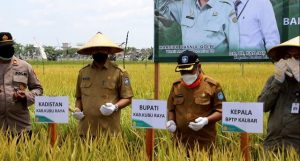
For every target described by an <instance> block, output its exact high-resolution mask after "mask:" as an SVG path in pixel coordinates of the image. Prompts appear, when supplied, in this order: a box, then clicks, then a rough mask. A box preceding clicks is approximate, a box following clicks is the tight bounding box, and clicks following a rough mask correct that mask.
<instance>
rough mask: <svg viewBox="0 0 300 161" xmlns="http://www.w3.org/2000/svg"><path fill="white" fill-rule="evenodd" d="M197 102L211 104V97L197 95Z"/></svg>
mask: <svg viewBox="0 0 300 161" xmlns="http://www.w3.org/2000/svg"><path fill="white" fill-rule="evenodd" d="M195 103H196V104H198V105H209V104H210V98H209V97H196V98H195Z"/></svg>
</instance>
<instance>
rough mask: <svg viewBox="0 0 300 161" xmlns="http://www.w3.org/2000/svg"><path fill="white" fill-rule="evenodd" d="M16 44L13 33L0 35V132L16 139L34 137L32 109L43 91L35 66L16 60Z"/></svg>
mask: <svg viewBox="0 0 300 161" xmlns="http://www.w3.org/2000/svg"><path fill="white" fill-rule="evenodd" d="M13 44H14V42H13V40H12V36H11V34H10V33H8V32H1V33H0V128H1V129H2V131H3V132H9V133H12V134H16V135H17V134H20V133H21V132H23V131H25V132H27V133H29V134H31V123H30V115H29V110H28V107H29V106H30V105H32V104H33V103H34V97H35V96H40V95H42V94H43V88H42V86H41V84H40V82H39V80H38V79H37V77H36V75H35V73H34V71H33V69H32V67H31V65H29V64H28V63H26V62H25V61H23V60H20V59H18V58H16V57H15V56H13V55H14V47H13ZM27 88H28V89H29V91H28V90H27Z"/></svg>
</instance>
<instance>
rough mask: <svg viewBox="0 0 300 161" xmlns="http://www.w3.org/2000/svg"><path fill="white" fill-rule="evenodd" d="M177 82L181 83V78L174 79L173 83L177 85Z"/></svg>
mask: <svg viewBox="0 0 300 161" xmlns="http://www.w3.org/2000/svg"><path fill="white" fill-rule="evenodd" d="M179 83H181V80H180V79H178V80H176V81H175V82H173V85H177V84H179Z"/></svg>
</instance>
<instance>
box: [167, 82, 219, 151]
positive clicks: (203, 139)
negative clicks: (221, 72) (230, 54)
mask: <svg viewBox="0 0 300 161" xmlns="http://www.w3.org/2000/svg"><path fill="white" fill-rule="evenodd" d="M224 100H225V97H224V94H223V92H222V89H221V86H220V84H219V83H218V82H216V81H215V80H213V79H212V78H210V77H208V76H204V78H203V79H202V81H201V84H200V85H199V86H198V87H195V88H193V89H188V88H186V87H185V86H184V85H183V83H182V82H181V80H179V81H176V82H175V83H174V84H173V87H172V90H171V92H170V95H169V98H168V113H169V116H168V120H174V121H175V123H176V126H177V129H176V132H175V133H176V137H177V139H179V140H180V141H181V142H182V143H184V144H187V145H188V146H193V145H194V143H196V142H197V143H198V144H199V145H200V147H209V146H211V145H212V144H213V143H214V140H215V137H216V129H215V123H208V124H207V125H206V126H204V127H203V128H202V129H201V130H199V131H194V130H192V129H190V128H189V127H188V125H189V123H190V122H195V119H196V118H198V117H208V116H209V115H211V114H212V113H214V112H215V111H218V112H222V101H224ZM170 113H171V114H174V115H175V117H174V118H172V115H170Z"/></svg>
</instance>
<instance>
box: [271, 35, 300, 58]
mask: <svg viewBox="0 0 300 161" xmlns="http://www.w3.org/2000/svg"><path fill="white" fill-rule="evenodd" d="M287 47H298V48H299V50H300V36H298V37H295V38H292V39H290V40H288V41H286V42H283V43H281V44H279V45H277V46H274V47H273V48H271V49H270V50H269V52H268V53H267V54H268V56H269V57H270V58H271V59H272V60H273V61H279V60H280V59H281V58H283V57H284V56H285V54H286V52H285V50H286V48H287Z"/></svg>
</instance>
